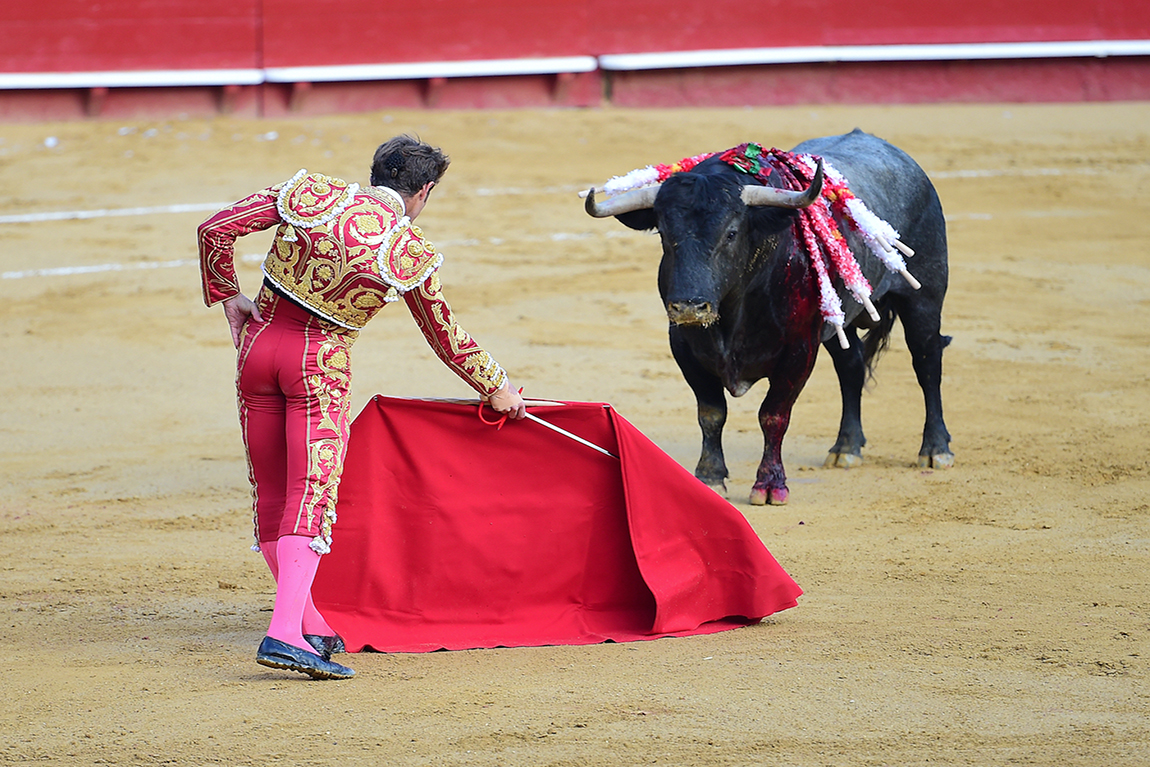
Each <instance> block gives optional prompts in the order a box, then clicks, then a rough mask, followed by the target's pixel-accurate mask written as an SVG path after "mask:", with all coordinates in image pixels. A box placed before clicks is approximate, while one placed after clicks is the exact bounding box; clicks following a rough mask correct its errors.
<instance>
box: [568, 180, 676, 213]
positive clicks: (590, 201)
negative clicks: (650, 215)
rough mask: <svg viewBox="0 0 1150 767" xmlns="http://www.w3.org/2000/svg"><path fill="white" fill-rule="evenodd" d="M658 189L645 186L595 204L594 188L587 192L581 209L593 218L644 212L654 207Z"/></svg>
mask: <svg viewBox="0 0 1150 767" xmlns="http://www.w3.org/2000/svg"><path fill="white" fill-rule="evenodd" d="M658 193H659V187H658V185H656V186H645V187H643V188H642V189H632V190H631V191H629V192H624V193H623V194H618V195H615V196H614V197H611V198H608V199H606V200H604V201H603V202H595V188H594V187H592V188H591V189H590V191H588V192H587V202H586V203H584V205H583V207H584V208H585V209H586V210H587V213H588V214H589V215H592V216H594V217H595V218H607V217H608V216H618V215H619V214H620V213H630V212H631V211H633V210H646V209H650V208H653V207H654V206H655V195H657V194H658Z"/></svg>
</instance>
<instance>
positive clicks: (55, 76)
mask: <svg viewBox="0 0 1150 767" xmlns="http://www.w3.org/2000/svg"><path fill="white" fill-rule="evenodd" d="M263 81H264V73H263V70H260V69H156V70H139V71H109V72H0V90H37V89H40V88H168V87H187V86H196V85H258V84H259V83H262V82H263Z"/></svg>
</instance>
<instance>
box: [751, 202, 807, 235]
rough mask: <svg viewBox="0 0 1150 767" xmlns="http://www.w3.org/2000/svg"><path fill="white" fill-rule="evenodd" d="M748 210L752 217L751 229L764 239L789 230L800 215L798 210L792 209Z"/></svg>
mask: <svg viewBox="0 0 1150 767" xmlns="http://www.w3.org/2000/svg"><path fill="white" fill-rule="evenodd" d="M747 210H748V212H749V213H750V217H751V222H752V223H751V228H752V229H753V230H754V231H756V232H758V233H759V234H760V235H762V236H764V237H769V236H770V235H772V234H778V233H779V232H781V231H783V230H784V229H787V228H788V227H790V225H791V222H792V221H794V220H795V218H796V217H797V216H798V215H799V212H798V211H797V210H791V209H790V208H748V209H747Z"/></svg>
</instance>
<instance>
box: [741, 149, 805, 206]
mask: <svg viewBox="0 0 1150 767" xmlns="http://www.w3.org/2000/svg"><path fill="white" fill-rule="evenodd" d="M822 192H823V160H822V158H821V157H820V158H819V164H818V167H817V168H815V177H814V178H812V179H811V185H810V186H808V187H807V188H806V190H804V191H802V192H795V191H791V190H790V189H776V188H775V187H773V186H744V187H743V202H745V203H746V204H747V205H755V206H768V207H772V208H806V207H808V206H810V205H811V204H812V203H813V202H814V201H815V200H817V199H819V195H820V194H822Z"/></svg>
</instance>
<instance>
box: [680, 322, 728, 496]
mask: <svg viewBox="0 0 1150 767" xmlns="http://www.w3.org/2000/svg"><path fill="white" fill-rule="evenodd" d="M671 354H672V355H674V357H675V362H677V363H678V364H679V370H681V371H682V373H683V378H685V379H686V381H687V385H688V386H690V387H691V391H693V392H694V393H695V402H696V403H697V405H698V410H699V429H700V431H702V433H703V447H702V451H701V453H700V454H699V464H698V466H696V467H695V476H696V477H698V478H699V480H700V481H702V482H703V483H704V484H705V485H707V486H708V487H710V488H711V489H712V490H714V491H715V492H717V493H719V494H720V495H722V496H723V497H724V498H725V497H727V482H726V479H727V476H728V474H729V473H728V471H727V462H726V460H725V459H724V457H723V427H724V426H725V425H726V423H727V395H726V393H725V391H724V390H723V384H722V382H721V381H720V380H719V378H718V376H716V375H714V374H712V373H710V372H709V371H707V370H706V369H705V368H704V367H703V366H702V365H700V364H699V361H698V360H697V359H695V355H694V354H692V353H691V350H690V349H689V348H688V347H687V344H686V343H685V342H684V341H683V340H682V338H680V337H679V335H678V334H677V333H676V332H675V331H674V329H673V328H672V332H671Z"/></svg>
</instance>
